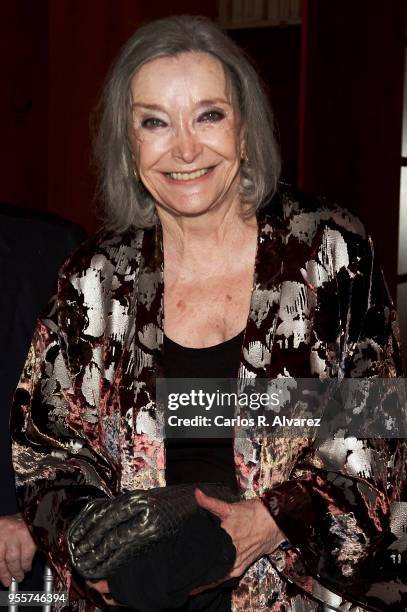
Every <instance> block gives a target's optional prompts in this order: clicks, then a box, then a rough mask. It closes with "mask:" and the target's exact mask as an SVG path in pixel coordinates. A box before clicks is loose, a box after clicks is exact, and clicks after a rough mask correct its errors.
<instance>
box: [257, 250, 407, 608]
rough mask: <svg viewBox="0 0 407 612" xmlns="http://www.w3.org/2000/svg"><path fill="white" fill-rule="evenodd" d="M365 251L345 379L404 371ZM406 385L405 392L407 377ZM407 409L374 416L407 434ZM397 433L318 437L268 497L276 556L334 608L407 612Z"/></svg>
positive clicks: (353, 287) (353, 280) (351, 300)
mask: <svg viewBox="0 0 407 612" xmlns="http://www.w3.org/2000/svg"><path fill="white" fill-rule="evenodd" d="M359 251H360V252H359V253H358V254H357V256H355V261H357V262H358V264H357V268H355V269H353V270H352V269H349V270H348V271H347V273H346V274H339V275H338V280H337V284H338V296H339V297H338V299H339V300H340V301H341V302H342V306H341V313H342V315H341V316H342V322H343V323H342V324H341V352H340V372H339V378H342V377H343V379H345V382H346V379H349V378H361V377H362V378H369V379H370V378H372V377H376V378H389V377H401V376H402V370H401V362H400V351H399V344H398V327H397V317H396V312H395V309H394V306H393V303H392V301H391V298H390V296H389V293H388V290H387V287H386V284H385V281H384V279H383V275H382V271H381V269H380V265H379V264H378V262H377V259H376V258H375V257H374V253H373V246H372V243H371V241H370V240H366V241H364V246H363V249H362V250H359ZM398 382H400V386H399V389H400V390H401V396H403V389H402V387H403V382H404V381H403V380H400V381H398ZM404 401H405V398H404ZM405 408H406V407H405V403H403V397H401V401H399V404H398V412H397V418H396V421H397V422H396V423H395V421H394V417H395V415H394V406H393V405H389V404H385V403H383V404H382V405H381V407H380V414H378V415H376V416H377V423H376V421H375V420H374V419H373V423H374V424H375V423H376V424H377V426H378V427H380V424H382V423H383V422H385V421H386V418H388V419H392V421H391V422H393V423H395V424H396V426H397V427H398V428H399V429H398V431H401V432H405ZM386 411H388V412H386ZM365 416H366V418H367V415H365ZM377 431H380V430H377ZM391 435H392V437H390V436H389V437H388V438H387V439H386V438H385V437H379V435H377V436H376V435H375V436H374V437H373V436H372V437H371V438H358V437H356V436H352V435H351V434H349V435H348V436H346V435H345V437H344V435H342V437H339V436H338V437H331V438H330V439H320V440H315V441H314V443H313V444H312V446H311V447H310V448H309V449H308V451H307V452H305V453H303V455H302V457H301V458H300V459H298V461H297V464H296V465H295V467H294V469H293V471H292V473H291V476H290V479H289V480H288V481H286V482H284V483H281V484H279V485H277V486H275V487H273V488H272V489H270V490H269V491H266V492H265V494H264V495H263V501H264V502H265V503H266V505H267V507H268V508H269V510H270V512H271V514H272V516H273V518H274V519H275V521H276V523H277V524H278V526H279V528H280V529H281V530H282V531H283V532H284V533H285V535H286V537H287V539H288V541H287V542H286V543H285V545H284V546H283V547H282V548H280V549H277V550H276V551H275V553H274V554H273V555H271V557H270V559H271V561H272V563H273V564H274V565H275V567H276V568H277V569H278V570H279V571H280V572H281V574H282V575H283V576H284V577H285V578H286V579H287V580H289V581H290V582H294V583H295V584H296V585H297V586H299V587H300V588H301V589H303V590H305V591H307V592H308V593H309V594H310V595H312V596H313V597H314V598H316V599H317V600H320V601H322V602H324V603H326V604H329V605H330V606H332V607H333V609H338V610H339V609H348V608H346V607H345V608H341V607H340V606H341V605H342V604H344V605H345V606H346V601H351V602H353V603H356V604H359V605H361V606H363V607H365V606H366V607H367V608H368V609H369V610H370V609H371V610H381V611H384V610H386V611H388V610H399V611H401V610H405V609H406V605H407V582H406V580H405V576H406V563H407V559H406V558H405V552H404V553H402V554H401V555H399V552H400V551H403V550H404V551H405V550H406V548H407V535H406V533H405V525H404V527H403V525H401V524H400V519H401V520H402V518H403V516H404V517H405V516H406V511H407V503H406V501H407V498H406V497H405V493H403V487H405V480H406V473H405V470H406V458H407V454H406V441H405V439H401V438H396V437H394V431H393V434H391ZM401 435H405V434H401ZM398 555H399V556H398ZM395 561H396V562H395ZM403 575H404V579H403V578H402V576H403Z"/></svg>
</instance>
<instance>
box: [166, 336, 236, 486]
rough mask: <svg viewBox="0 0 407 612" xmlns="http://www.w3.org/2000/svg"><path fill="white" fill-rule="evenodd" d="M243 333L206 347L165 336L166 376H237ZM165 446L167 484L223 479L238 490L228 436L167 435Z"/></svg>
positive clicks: (234, 377) (230, 438) (228, 377)
mask: <svg viewBox="0 0 407 612" xmlns="http://www.w3.org/2000/svg"><path fill="white" fill-rule="evenodd" d="M243 334H244V330H243V331H242V332H240V334H238V335H237V336H235V337H234V338H231V339H230V340H226V342H222V343H221V344H216V345H214V346H210V347H207V348H189V347H184V346H181V345H180V344H177V343H176V342H174V341H173V340H170V339H169V338H167V336H164V356H163V366H164V375H165V377H166V378H206V379H207V378H214V379H217V378H224V379H236V378H237V372H238V369H239V362H240V351H241V346H242V343H243ZM228 416H229V415H228ZM230 416H233V415H230ZM165 446H166V483H167V484H168V485H172V484H179V483H187V482H222V483H224V484H226V485H228V486H229V487H230V488H231V489H232V490H234V491H237V484H236V477H235V467H234V461H233V439H232V437H231V436H229V437H227V438H189V439H179V438H178V439H176V438H167V439H166V441H165Z"/></svg>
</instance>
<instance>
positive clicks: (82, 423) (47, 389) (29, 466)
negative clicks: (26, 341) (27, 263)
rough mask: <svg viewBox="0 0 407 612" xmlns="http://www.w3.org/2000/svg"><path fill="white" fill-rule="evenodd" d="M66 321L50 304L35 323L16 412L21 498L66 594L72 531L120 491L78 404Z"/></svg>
mask: <svg viewBox="0 0 407 612" xmlns="http://www.w3.org/2000/svg"><path fill="white" fill-rule="evenodd" d="M71 306H72V307H73V308H74V304H72V305H71ZM66 316H69V313H68V312H67V309H66V305H64V304H62V303H59V301H58V299H57V298H53V299H52V300H51V302H50V304H49V307H48V310H47V312H46V313H45V315H44V316H43V317H42V318H41V319H40V320H39V321H38V324H37V327H36V330H35V333H34V337H33V340H32V343H31V347H30V349H29V353H28V357H27V360H26V363H25V366H24V369H23V373H22V376H21V379H20V382H19V385H18V387H17V390H16V393H15V397H14V403H13V407H12V413H11V436H12V443H13V465H14V470H15V474H16V487H17V499H18V502H19V505H20V508H21V511H22V513H23V517H24V519H25V521H26V523H27V524H28V526H29V528H30V530H31V531H32V535H33V537H34V540H35V541H36V543H37V545H38V547H39V548H40V549H43V550H44V551H45V552H46V553H47V555H48V559H49V562H50V565H51V567H52V568H53V569H54V570H55V572H56V574H57V576H58V577H59V580H60V582H59V588H61V589H62V587H64V590H66V589H67V588H70V584H71V568H70V564H69V556H68V551H67V546H66V542H65V530H66V527H67V525H68V524H69V522H70V521H71V520H72V519H73V517H74V516H75V514H77V513H78V512H79V510H80V509H81V508H82V507H83V506H84V505H85V504H86V503H87V502H88V501H89V500H90V499H93V498H95V497H100V496H105V497H110V496H112V495H114V494H115V487H116V484H115V483H116V474H115V470H114V468H113V467H112V465H111V464H110V463H109V461H108V460H107V458H106V457H105V455H104V453H103V449H101V448H99V447H98V445H97V442H96V441H92V438H91V437H90V435H89V432H90V431H91V423H88V422H86V412H84V411H83V410H79V407H78V403H79V402H80V401H81V398H77V397H75V390H74V389H75V386H74V384H73V379H74V375H75V373H74V372H73V371H72V368H70V367H69V363H68V362H69V359H68V355H67V351H66V338H64V337H63V334H62V333H61V327H62V324H61V319H62V318H63V317H66ZM73 588H74V590H75V588H76V591H79V592H81V591H82V593H83V590H85V591H86V587H84V585H81V586H80V587H79V586H78V584H76V585H74V587H73Z"/></svg>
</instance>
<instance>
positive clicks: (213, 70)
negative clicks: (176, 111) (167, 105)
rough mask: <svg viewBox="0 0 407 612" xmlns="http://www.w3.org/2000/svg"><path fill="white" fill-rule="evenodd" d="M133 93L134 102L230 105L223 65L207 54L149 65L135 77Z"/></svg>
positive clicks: (184, 55) (154, 62)
mask: <svg viewBox="0 0 407 612" xmlns="http://www.w3.org/2000/svg"><path fill="white" fill-rule="evenodd" d="M131 93H132V102H133V103H141V102H143V103H147V104H154V103H157V101H158V100H161V101H162V102H163V101H168V102H171V100H172V101H173V102H174V103H175V102H176V101H178V102H182V101H183V100H184V101H185V102H187V101H194V100H197V101H200V100H206V99H208V100H212V99H215V98H216V99H218V101H219V102H220V101H221V100H223V102H224V103H225V104H230V103H231V95H230V87H229V83H228V79H227V78H226V75H225V70H224V68H223V65H222V64H221V62H220V61H219V60H218V59H216V58H215V57H213V56H212V55H210V54H208V53H196V52H188V53H182V54H179V55H175V56H165V57H159V58H156V59H154V60H151V61H149V62H147V63H146V64H144V65H143V66H141V68H139V70H138V71H137V72H136V74H135V75H134V76H133V78H132V82H131Z"/></svg>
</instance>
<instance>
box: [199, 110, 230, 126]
mask: <svg viewBox="0 0 407 612" xmlns="http://www.w3.org/2000/svg"><path fill="white" fill-rule="evenodd" d="M224 117H225V115H224V113H222V112H221V111H216V110H212V111H207V112H206V113H203V114H202V115H200V117H199V121H203V122H204V123H216V122H217V121H221V120H222V119H224Z"/></svg>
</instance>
